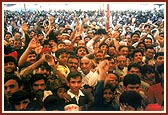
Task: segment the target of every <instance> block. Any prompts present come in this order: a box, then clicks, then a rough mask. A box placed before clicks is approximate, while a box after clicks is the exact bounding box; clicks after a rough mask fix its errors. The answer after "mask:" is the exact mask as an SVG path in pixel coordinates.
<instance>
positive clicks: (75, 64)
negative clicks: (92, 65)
mask: <svg viewBox="0 0 168 115" xmlns="http://www.w3.org/2000/svg"><path fill="white" fill-rule="evenodd" d="M78 63H79V61H78V60H77V59H76V58H70V59H68V63H67V64H68V67H69V69H70V71H71V72H73V71H77V69H78Z"/></svg>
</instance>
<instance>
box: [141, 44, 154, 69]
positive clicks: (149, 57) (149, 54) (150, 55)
mask: <svg viewBox="0 0 168 115" xmlns="http://www.w3.org/2000/svg"><path fill="white" fill-rule="evenodd" d="M154 55H155V50H154V48H153V46H149V47H147V48H146V52H145V59H144V60H143V61H144V62H145V63H146V64H149V65H152V66H154V63H155V62H154Z"/></svg>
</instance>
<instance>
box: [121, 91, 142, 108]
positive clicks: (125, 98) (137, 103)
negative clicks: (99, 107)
mask: <svg viewBox="0 0 168 115" xmlns="http://www.w3.org/2000/svg"><path fill="white" fill-rule="evenodd" d="M119 102H120V103H121V104H127V105H130V106H132V107H133V108H135V110H137V109H138V108H139V107H141V104H142V97H141V95H140V94H139V93H138V92H136V91H124V92H123V93H122V94H121V95H120V97H119Z"/></svg>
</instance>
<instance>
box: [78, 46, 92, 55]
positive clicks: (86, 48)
mask: <svg viewBox="0 0 168 115" xmlns="http://www.w3.org/2000/svg"><path fill="white" fill-rule="evenodd" d="M81 48H83V49H85V51H86V53H87V54H89V51H88V49H87V48H86V47H84V46H79V47H77V48H76V50H75V54H77V53H78V50H79V49H81Z"/></svg>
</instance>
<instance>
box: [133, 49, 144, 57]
mask: <svg viewBox="0 0 168 115" xmlns="http://www.w3.org/2000/svg"><path fill="white" fill-rule="evenodd" d="M138 52H140V53H141V54H142V56H143V55H144V53H143V52H142V50H141V49H139V48H136V49H135V50H134V51H133V52H132V58H134V56H135V53H138Z"/></svg>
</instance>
